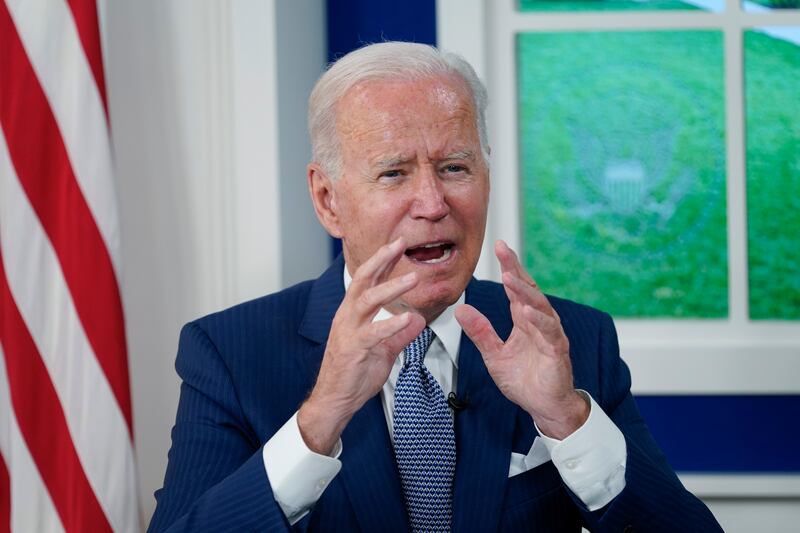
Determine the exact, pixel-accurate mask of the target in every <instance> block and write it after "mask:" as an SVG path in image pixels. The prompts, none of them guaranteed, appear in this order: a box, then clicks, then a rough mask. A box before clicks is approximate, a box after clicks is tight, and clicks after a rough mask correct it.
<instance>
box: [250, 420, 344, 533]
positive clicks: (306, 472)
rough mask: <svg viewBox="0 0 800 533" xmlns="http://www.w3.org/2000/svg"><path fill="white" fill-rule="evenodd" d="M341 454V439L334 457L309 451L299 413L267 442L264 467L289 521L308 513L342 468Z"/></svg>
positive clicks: (264, 449)
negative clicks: (300, 424) (301, 432)
mask: <svg viewBox="0 0 800 533" xmlns="http://www.w3.org/2000/svg"><path fill="white" fill-rule="evenodd" d="M341 454H342V440H341V439H339V441H338V442H337V443H336V446H334V448H333V451H332V452H331V457H328V456H327V455H320V454H318V453H315V452H313V451H311V450H309V449H308V446H306V443H305V441H304V440H303V437H302V435H300V428H299V427H298V426H297V413H295V414H294V415H293V416H292V418H290V419H289V420H288V421H287V422H286V423H285V424H284V425H283V426H282V427H281V429H279V430H278V432H277V433H275V435H273V436H272V438H271V439H269V440H268V441H267V443H266V444H265V445H264V448H263V457H264V468H265V469H266V471H267V478H269V484H270V486H271V487H272V494H273V495H274V496H275V501H277V502H278V505H279V506H280V508H281V510H282V511H283V514H284V515H285V516H286V519H287V520H288V521H289V523H290V524H292V525H294V524H295V523H297V522H298V521H299V520H300V519H301V518H303V517H304V516H305V515H306V513H308V512H309V510H310V509H311V507H312V506H313V505H314V504H315V503H317V500H319V498H320V496H322V493H323V492H324V491H325V488H326V487H327V486H328V484H329V483H330V482H331V480H333V478H334V477H336V474H338V473H339V470H341V469H342V462H341V461H340V460H339V456H340V455H341Z"/></svg>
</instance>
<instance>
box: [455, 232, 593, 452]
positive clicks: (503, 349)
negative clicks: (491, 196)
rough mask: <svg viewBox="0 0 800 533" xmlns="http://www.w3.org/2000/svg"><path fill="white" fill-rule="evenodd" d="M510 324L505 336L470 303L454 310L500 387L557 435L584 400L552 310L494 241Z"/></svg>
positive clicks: (570, 425) (583, 408)
mask: <svg viewBox="0 0 800 533" xmlns="http://www.w3.org/2000/svg"><path fill="white" fill-rule="evenodd" d="M495 254H496V255H497V259H498V260H499V261H500V269H501V271H502V279H503V285H504V287H505V290H506V294H507V295H508V299H509V301H510V304H511V317H512V319H513V321H514V328H513V329H512V331H511V335H509V337H508V340H506V342H503V341H502V340H500V337H498V336H497V333H496V332H495V330H494V328H493V327H492V325H491V324H490V323H489V320H488V319H487V318H486V317H485V316H484V315H482V314H481V313H480V312H479V311H478V310H477V309H475V308H474V307H472V306H470V305H462V306H460V307H459V308H458V309H457V310H456V319H457V320H458V322H459V324H461V327H462V328H463V329H464V332H465V333H466V334H467V335H468V336H469V338H470V339H472V342H474V343H475V346H476V347H477V348H478V350H480V352H481V355H482V356H483V360H484V362H485V363H486V368H487V369H488V370H489V374H490V375H491V376H492V379H493V380H494V382H495V384H497V387H498V388H499V389H500V391H501V392H502V393H503V394H504V395H505V396H506V397H507V398H508V399H509V400H511V401H512V402H514V403H516V404H517V405H519V406H520V407H522V408H523V409H525V410H526V411H527V412H528V413H529V414H530V415H531V416H532V417H533V419H534V420H535V421H536V424H537V425H538V427H539V429H540V430H541V431H543V432H544V433H545V434H546V435H547V436H549V437H553V438H556V439H563V438H565V437H567V436H568V435H569V434H570V433H572V432H573V431H575V430H576V429H578V428H579V427H580V426H581V425H582V424H583V422H585V421H586V418H587V417H588V415H589V406H588V404H587V403H586V402H585V401H584V399H583V398H582V397H581V396H580V395H579V394H578V393H577V392H576V391H575V388H574V386H573V383H572V364H571V362H570V359H569V341H568V339H567V336H566V335H565V334H564V330H563V328H562V327H561V320H560V318H559V317H558V314H557V313H556V312H555V310H554V309H553V308H552V306H551V305H550V302H549V301H548V300H547V297H545V295H544V294H543V293H542V292H541V291H540V290H539V287H538V286H537V285H536V282H535V281H534V280H533V278H531V277H530V275H528V273H527V272H526V271H525V269H524V268H523V267H522V265H521V264H520V262H519V259H518V258H517V255H516V254H515V253H514V251H513V250H511V248H509V247H508V245H507V244H506V243H505V242H503V241H497V243H496V244H495Z"/></svg>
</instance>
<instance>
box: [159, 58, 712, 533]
mask: <svg viewBox="0 0 800 533" xmlns="http://www.w3.org/2000/svg"><path fill="white" fill-rule="evenodd" d="M485 107H486V93H485V89H484V88H483V87H482V85H481V83H480V81H479V80H478V79H477V78H476V76H475V74H474V72H473V70H472V69H471V67H469V65H468V64H466V63H465V62H464V61H463V60H461V59H459V58H457V57H454V56H451V55H448V54H442V53H440V52H439V51H437V50H436V49H433V48H431V47H427V46H423V45H416V44H409V43H383V44H377V45H371V46H367V47H365V48H362V49H361V50H358V51H356V52H353V53H351V54H348V55H347V56H345V57H344V58H342V59H341V60H339V61H338V62H337V63H336V64H335V65H333V66H332V67H331V68H330V69H329V70H328V71H327V72H326V73H325V74H324V75H323V76H322V77H321V78H320V80H319V81H318V83H317V86H316V87H315V89H314V92H313V93H312V95H311V99H310V103H309V129H310V133H311V139H312V145H313V151H314V162H313V163H311V164H310V165H309V167H308V184H309V190H310V193H311V197H312V201H313V203H314V208H315V210H316V213H317V216H318V218H319V220H320V222H321V223H322V225H323V226H324V227H325V229H326V230H327V231H328V232H329V233H330V234H331V235H333V236H336V237H340V238H341V239H342V247H343V257H340V258H339V259H337V260H336V261H335V262H334V264H333V265H332V266H331V267H330V268H329V269H328V270H327V271H326V272H325V273H324V274H323V275H322V276H321V277H320V278H318V279H317V280H314V281H309V282H305V283H301V284H300V285H297V286H295V287H291V288H289V289H286V290H285V291H282V292H279V293H277V294H273V295H270V296H266V297H264V298H260V299H258V300H254V301H252V302H248V303H245V304H242V305H240V306H237V307H234V308H232V309H229V310H227V311H223V312H221V313H217V314H215V315H211V316H209V317H206V318H203V319H201V320H198V321H196V322H193V323H190V324H188V325H187V326H186V327H185V328H184V330H183V332H182V334H181V341H180V348H179V352H178V358H177V362H176V368H177V370H178V372H179V374H180V375H181V377H182V378H183V385H182V388H181V399H180V405H179V407H178V413H177V419H176V423H175V427H174V429H173V435H172V439H173V443H172V449H171V451H170V456H169V466H168V468H167V473H166V477H165V480H164V488H163V489H161V490H160V491H158V492H157V493H156V497H157V500H158V507H157V509H156V513H155V515H154V517H153V521H152V523H151V525H150V528H151V530H153V531H157V530H166V529H171V530H176V531H177V530H209V531H222V530H289V529H297V530H314V531H358V530H361V531H408V530H413V531H447V530H453V531H496V530H500V531H517V530H527V529H530V530H535V531H579V530H580V527H581V526H582V525H583V526H585V527H587V528H589V529H591V530H594V531H623V530H624V531H633V530H638V531H648V532H652V531H719V526H718V525H717V524H716V522H715V521H714V518H713V517H712V516H711V514H710V513H709V511H708V510H707V509H706V508H705V506H704V505H703V504H702V503H701V502H700V501H699V500H697V499H696V498H694V497H693V496H692V495H691V494H689V493H688V492H686V491H685V489H684V488H683V487H682V486H681V484H680V482H679V481H678V479H677V478H676V477H675V475H674V473H673V472H672V471H671V469H670V467H669V466H668V464H667V463H666V461H665V459H664V457H663V455H662V454H661V452H660V451H659V449H658V447H657V446H656V444H655V442H654V441H653V439H652V437H651V436H650V434H649V432H648V430H647V428H646V426H645V424H644V422H643V421H642V419H641V417H640V416H639V414H638V411H637V409H636V406H635V403H634V401H633V399H632V397H631V395H630V390H629V389H630V376H629V373H628V370H627V368H626V367H625V365H624V363H623V362H622V361H621V360H620V359H619V354H618V347H617V340H616V334H615V332H614V327H613V324H612V322H611V319H610V317H608V315H606V314H604V313H601V312H599V311H596V310H593V309H591V308H588V307H585V306H581V305H578V304H575V303H572V302H568V301H565V300H561V299H558V298H554V297H545V296H544V295H543V294H542V293H541V292H540V290H539V288H538V287H537V286H536V283H535V282H534V281H533V279H531V277H530V276H529V275H528V274H527V273H526V272H525V270H524V268H523V267H522V266H521V265H520V263H519V260H518V259H517V256H516V254H515V253H514V252H513V251H512V250H511V249H510V248H509V247H508V246H507V245H506V244H505V243H503V242H502V241H499V242H498V243H497V244H496V246H495V253H496V255H497V259H498V260H499V262H500V267H501V270H502V281H503V283H502V285H500V284H495V283H490V282H482V281H477V280H475V279H473V278H472V273H473V271H474V269H475V265H476V264H477V261H478V256H479V254H480V250H481V245H482V242H483V236H484V229H485V223H486V213H487V205H488V200H489V169H488V152H489V149H488V143H487V139H486V133H485V132H486V124H485ZM555 267H556V268H557V265H556V266H555ZM462 331H463V335H462ZM450 393H453V394H450ZM448 396H449V402H448V401H446V398H447V397H448Z"/></svg>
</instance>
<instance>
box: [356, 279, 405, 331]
mask: <svg viewBox="0 0 800 533" xmlns="http://www.w3.org/2000/svg"><path fill="white" fill-rule="evenodd" d="M417 283H419V277H418V276H417V273H416V272H409V273H408V274H406V275H404V276H400V277H399V278H392V279H390V280H389V281H385V282H383V283H381V284H380V285H376V286H374V287H370V288H369V289H367V290H365V291H364V292H362V293H361V294H360V295H358V297H357V298H356V302H355V313H354V314H355V315H357V318H359V319H361V320H370V321H371V320H372V319H373V318H375V315H376V314H378V311H379V310H380V309H381V307H386V306H387V305H388V304H389V303H391V302H393V301H394V300H396V299H397V298H398V297H400V296H401V295H402V294H404V293H406V292H408V291H410V290H411V289H413V288H414V287H416V285H417Z"/></svg>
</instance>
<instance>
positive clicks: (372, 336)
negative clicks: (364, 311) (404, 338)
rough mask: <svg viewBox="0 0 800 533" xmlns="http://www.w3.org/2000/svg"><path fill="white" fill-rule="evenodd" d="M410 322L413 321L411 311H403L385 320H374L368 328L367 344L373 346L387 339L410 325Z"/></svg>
mask: <svg viewBox="0 0 800 533" xmlns="http://www.w3.org/2000/svg"><path fill="white" fill-rule="evenodd" d="M409 322H411V313H401V314H399V315H394V316H392V317H389V318H387V319H384V320H376V321H375V322H372V323H371V324H370V325H369V326H367V328H366V335H365V342H366V345H367V346H370V347H371V346H375V345H377V344H379V343H381V342H383V341H385V340H386V339H388V338H389V337H392V336H393V335H396V334H397V333H399V332H400V331H401V330H402V329H404V328H405V327H406V326H408V324H409Z"/></svg>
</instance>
